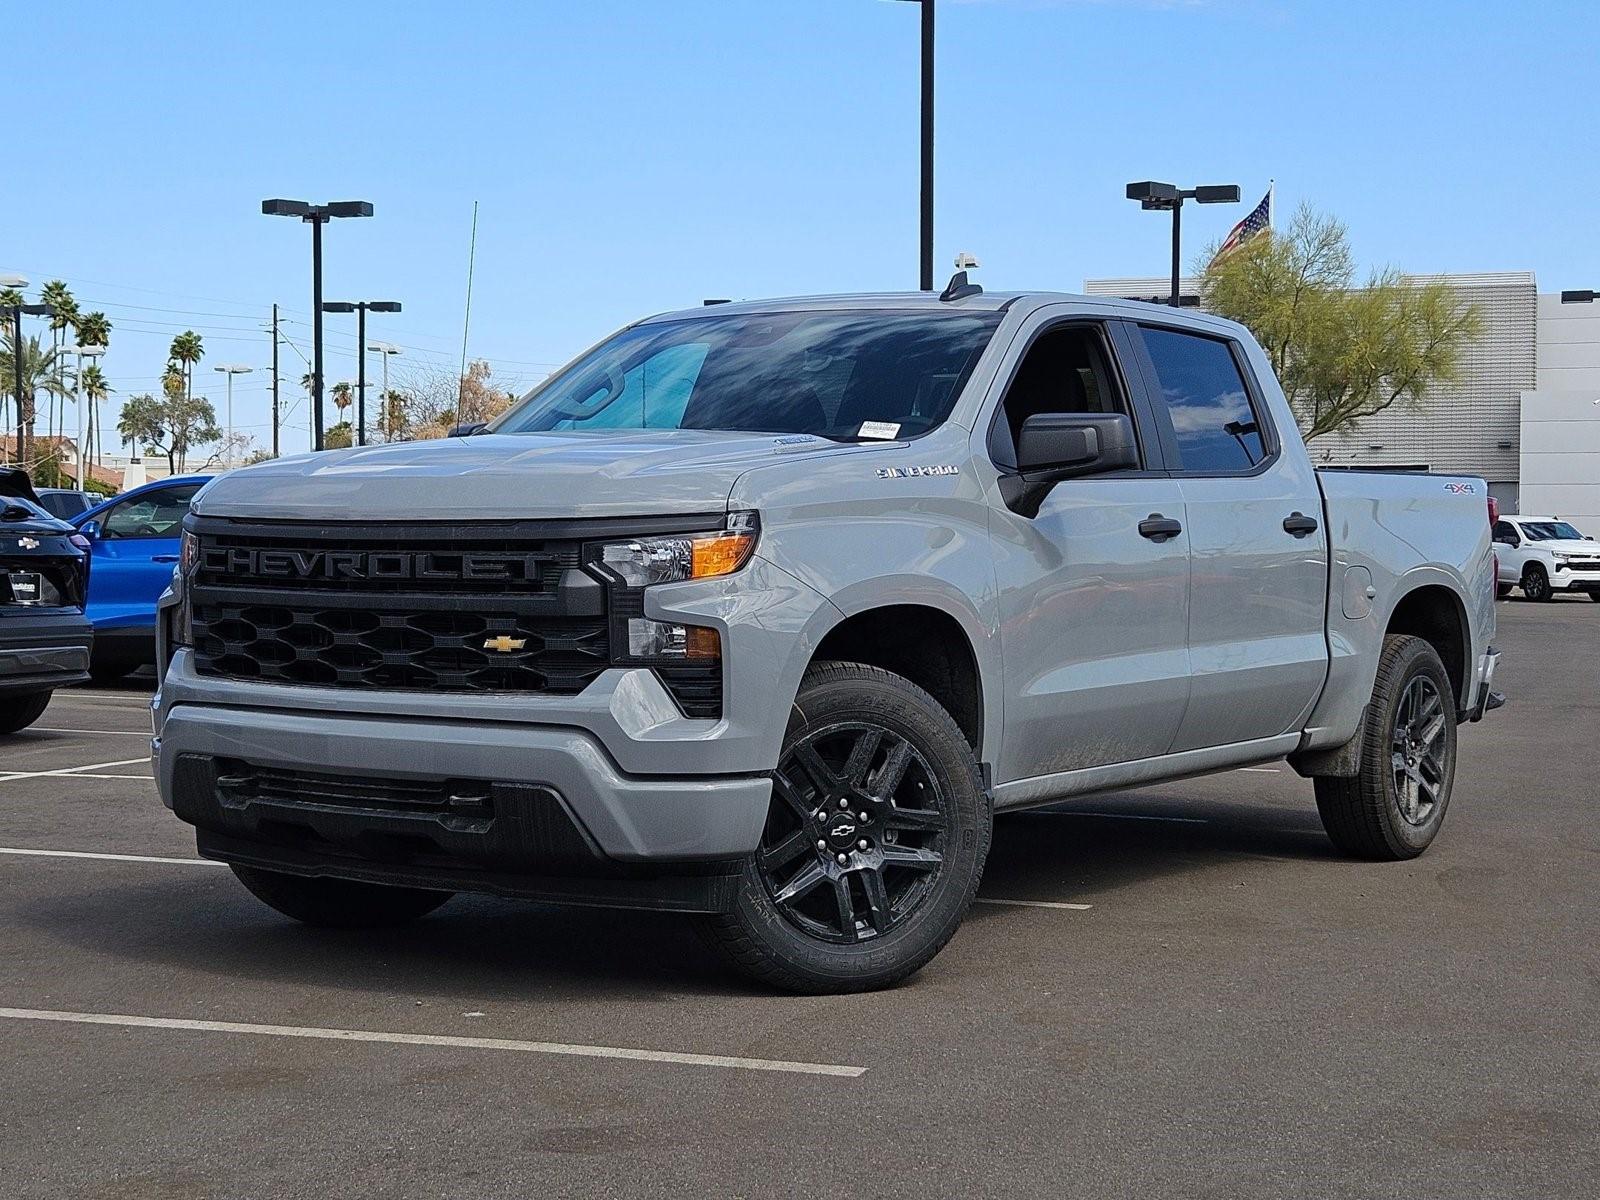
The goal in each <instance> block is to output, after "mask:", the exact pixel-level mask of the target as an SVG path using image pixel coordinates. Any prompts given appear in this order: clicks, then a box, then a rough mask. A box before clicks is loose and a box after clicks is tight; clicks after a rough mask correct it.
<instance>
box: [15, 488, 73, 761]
mask: <svg viewBox="0 0 1600 1200" xmlns="http://www.w3.org/2000/svg"><path fill="white" fill-rule="evenodd" d="M37 501H38V494H37V493H36V492H35V491H34V490H33V484H32V482H31V481H30V480H29V478H28V475H27V472H25V471H23V470H20V469H19V468H16V467H0V734H7V733H16V732H17V731H18V730H20V729H26V728H27V727H28V726H29V725H32V724H33V723H34V722H35V721H37V720H38V719H39V718H40V717H41V716H42V715H43V714H44V710H45V709H46V708H47V707H48V706H49V704H50V695H51V693H52V692H54V691H55V689H56V688H58V687H65V686H67V685H68V684H73V683H82V682H83V681H84V680H86V679H88V678H89V649H90V646H91V644H92V642H93V632H92V630H91V629H90V627H89V621H88V619H87V618H86V617H85V616H84V613H83V605H84V596H85V591H86V583H87V575H86V572H87V570H88V557H89V556H88V554H87V553H86V550H87V547H86V545H85V543H84V540H83V539H82V538H81V537H79V536H78V534H77V532H76V531H75V530H74V529H73V528H72V526H71V525H68V524H67V523H66V522H65V521H61V520H57V519H56V518H55V517H53V516H51V515H50V514H49V513H48V512H46V511H45V510H44V509H43V508H41V507H40V506H39V504H38V503H37ZM4 762H5V758H4V755H3V753H0V765H3V764H4Z"/></svg>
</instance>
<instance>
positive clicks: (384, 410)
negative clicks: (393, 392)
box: [367, 342, 401, 441]
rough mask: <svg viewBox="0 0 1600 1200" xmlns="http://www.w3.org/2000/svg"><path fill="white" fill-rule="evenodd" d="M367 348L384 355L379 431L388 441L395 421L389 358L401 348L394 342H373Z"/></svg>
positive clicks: (379, 403)
mask: <svg viewBox="0 0 1600 1200" xmlns="http://www.w3.org/2000/svg"><path fill="white" fill-rule="evenodd" d="M367 349H368V350H369V351H370V352H371V353H373V354H381V355H383V391H381V392H379V393H378V432H379V433H381V434H382V435H383V437H384V440H385V441H388V440H389V439H390V438H392V437H393V436H394V422H393V421H392V420H391V419H390V418H391V417H392V416H393V414H392V413H391V412H390V411H389V360H390V359H391V358H393V357H394V356H395V355H396V354H399V353H401V350H400V347H399V346H396V345H395V344H394V343H393V342H373V343H371V344H370V345H369V346H368V347H367Z"/></svg>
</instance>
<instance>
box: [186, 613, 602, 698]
mask: <svg viewBox="0 0 1600 1200" xmlns="http://www.w3.org/2000/svg"><path fill="white" fill-rule="evenodd" d="M374 599H375V600H376V599H377V598H376V597H375V598H374ZM385 607H387V606H385ZM194 632H195V658H196V668H197V669H198V670H199V671H200V673H201V674H205V675H226V676H231V677H233V678H237V679H269V680H277V681H279V682H283V683H306V684H319V685H327V686H337V687H364V688H381V689H384V690H390V691H393V690H402V691H404V690H429V691H435V690H436V691H447V692H554V693H558V694H567V695H570V694H573V693H576V692H581V691H582V690H583V689H584V688H586V687H588V686H589V684H590V683H592V682H594V679H595V677H596V676H598V675H599V674H600V672H602V671H603V670H605V669H606V667H607V665H608V664H609V662H610V653H609V644H608V643H609V639H608V637H607V630H606V622H605V620H604V619H603V618H594V619H592V620H588V621H571V620H559V619H554V620H553V619H548V618H541V617H528V616H519V615H517V614H515V613H487V614H485V613H477V612H461V611H453V612H452V611H441V610H434V611H423V612H416V611H403V610H402V611H399V612H392V611H382V610H380V611H374V610H373V609H348V608H332V609H327V608H318V607H316V606H314V605H302V604H295V605H292V606H291V605H285V604H214V603H198V602H197V603H196V604H195V607H194ZM499 647H505V649H500V648H499Z"/></svg>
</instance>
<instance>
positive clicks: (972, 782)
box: [701, 662, 994, 994]
mask: <svg viewBox="0 0 1600 1200" xmlns="http://www.w3.org/2000/svg"><path fill="white" fill-rule="evenodd" d="M837 792H843V793H845V796H843V797H839V796H837V795H833V794H830V793H837ZM823 798H826V801H827V803H826V805H823V804H822V803H821V801H822V799H823ZM846 801H848V803H846ZM837 805H843V807H838V806H837ZM862 813H866V814H867V815H866V817H865V818H862V816H861V814H862ZM993 825H994V813H993V807H992V804H991V801H990V797H989V796H988V794H987V793H986V792H985V791H984V788H983V785H982V783H981V782H980V779H979V774H978V764H977V760H976V758H975V757H974V755H973V751H972V747H971V746H970V745H969V744H968V743H967V739H966V737H965V736H964V735H963V734H962V732H961V730H960V728H959V727H958V726H957V725H956V723H955V721H954V720H953V719H952V718H951V717H950V714H949V713H948V712H946V711H945V710H944V708H942V707H941V706H940V705H939V703H938V701H936V700H935V699H934V698H933V697H932V696H930V695H929V694H928V693H927V692H925V691H923V690H922V689H921V688H919V687H917V686H916V685H915V684H913V683H911V682H910V681H908V680H906V679H903V678H901V677H900V676H898V675H893V674H890V673H889V672H888V671H884V670H880V669H879V668H877V667H869V666H864V665H862V664H859V663H847V662H824V663H816V664H813V665H812V667H811V668H810V669H809V670H808V671H807V672H806V675H805V678H804V680H802V682H801V685H800V694H799V696H798V697H796V699H795V703H794V708H793V710H792V715H791V717H790V720H789V727H788V729H787V731H786V732H785V734H784V740H783V750H782V752H781V754H780V756H779V763H778V768H777V770H776V771H775V772H774V773H773V798H772V804H771V808H770V810H769V814H768V818H767V827H766V829H765V830H764V831H763V835H762V844H761V847H760V849H758V850H757V851H756V853H755V854H753V855H751V856H750V858H748V859H747V860H746V861H745V863H744V866H743V869H742V871H741V874H740V877H739V884H738V892H737V898H736V900H735V902H734V906H733V908H732V909H731V910H730V911H728V912H726V913H721V914H717V915H715V916H710V917H705V918H701V927H702V929H703V931H704V932H705V933H706V934H707V937H708V940H709V941H710V942H711V944H712V945H713V946H714V947H716V948H717V949H718V950H719V951H720V952H721V953H722V954H723V955H724V956H725V957H726V959H727V960H728V962H729V963H730V964H731V965H732V966H733V967H734V968H735V969H736V970H738V971H740V972H742V973H743V974H745V975H748V976H750V977H751V978H753V979H756V980H759V981H760V982H762V983H765V984H769V985H771V986H774V987H778V988H783V989H785V990H788V991H795V992H808V993H812V994H825V993H834V992H862V991H869V990H872V989H875V988H883V987H888V986H890V985H891V984H894V983H898V982H899V981H900V980H902V979H904V978H906V977H907V976H908V975H910V974H912V973H913V972H914V971H916V970H917V969H919V968H920V967H922V966H923V965H924V964H926V963H927V962H928V960H929V959H931V958H933V956H934V955H935V954H937V953H939V951H940V950H941V949H943V948H944V945H945V943H946V942H948V941H949V940H950V938H951V936H952V935H953V934H954V933H955V931H956V928H957V926H959V925H960V924H961V920H962V918H963V917H965V916H966V912H967V909H968V907H969V906H970V905H971V903H972V898H973V896H974V895H975V894H976V892H977V890H978V882H979V880H980V878H981V877H982V875H983V864H984V861H985V859H987V857H988V854H989V839H990V835H991V832H992V829H993ZM819 841H820V842H825V843H827V844H826V846H825V847H819V845H818V842H819ZM862 842H865V843H866V846H865V847H863V846H862ZM841 859H843V860H844V862H843V863H841V862H840V860H841Z"/></svg>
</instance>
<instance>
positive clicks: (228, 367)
mask: <svg viewBox="0 0 1600 1200" xmlns="http://www.w3.org/2000/svg"><path fill="white" fill-rule="evenodd" d="M211 369H212V370H213V371H221V372H222V373H223V374H224V375H226V376H227V377H228V426H227V429H228V431H227V433H226V434H225V435H224V440H223V443H222V453H223V460H222V465H223V467H224V468H226V467H227V465H228V459H227V456H228V455H229V454H232V453H233V451H234V445H233V377H234V376H235V375H248V374H250V372H251V371H253V370H254V369H255V368H254V367H246V366H243V365H241V364H239V363H220V364H218V365H217V366H215V367H212V368H211Z"/></svg>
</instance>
